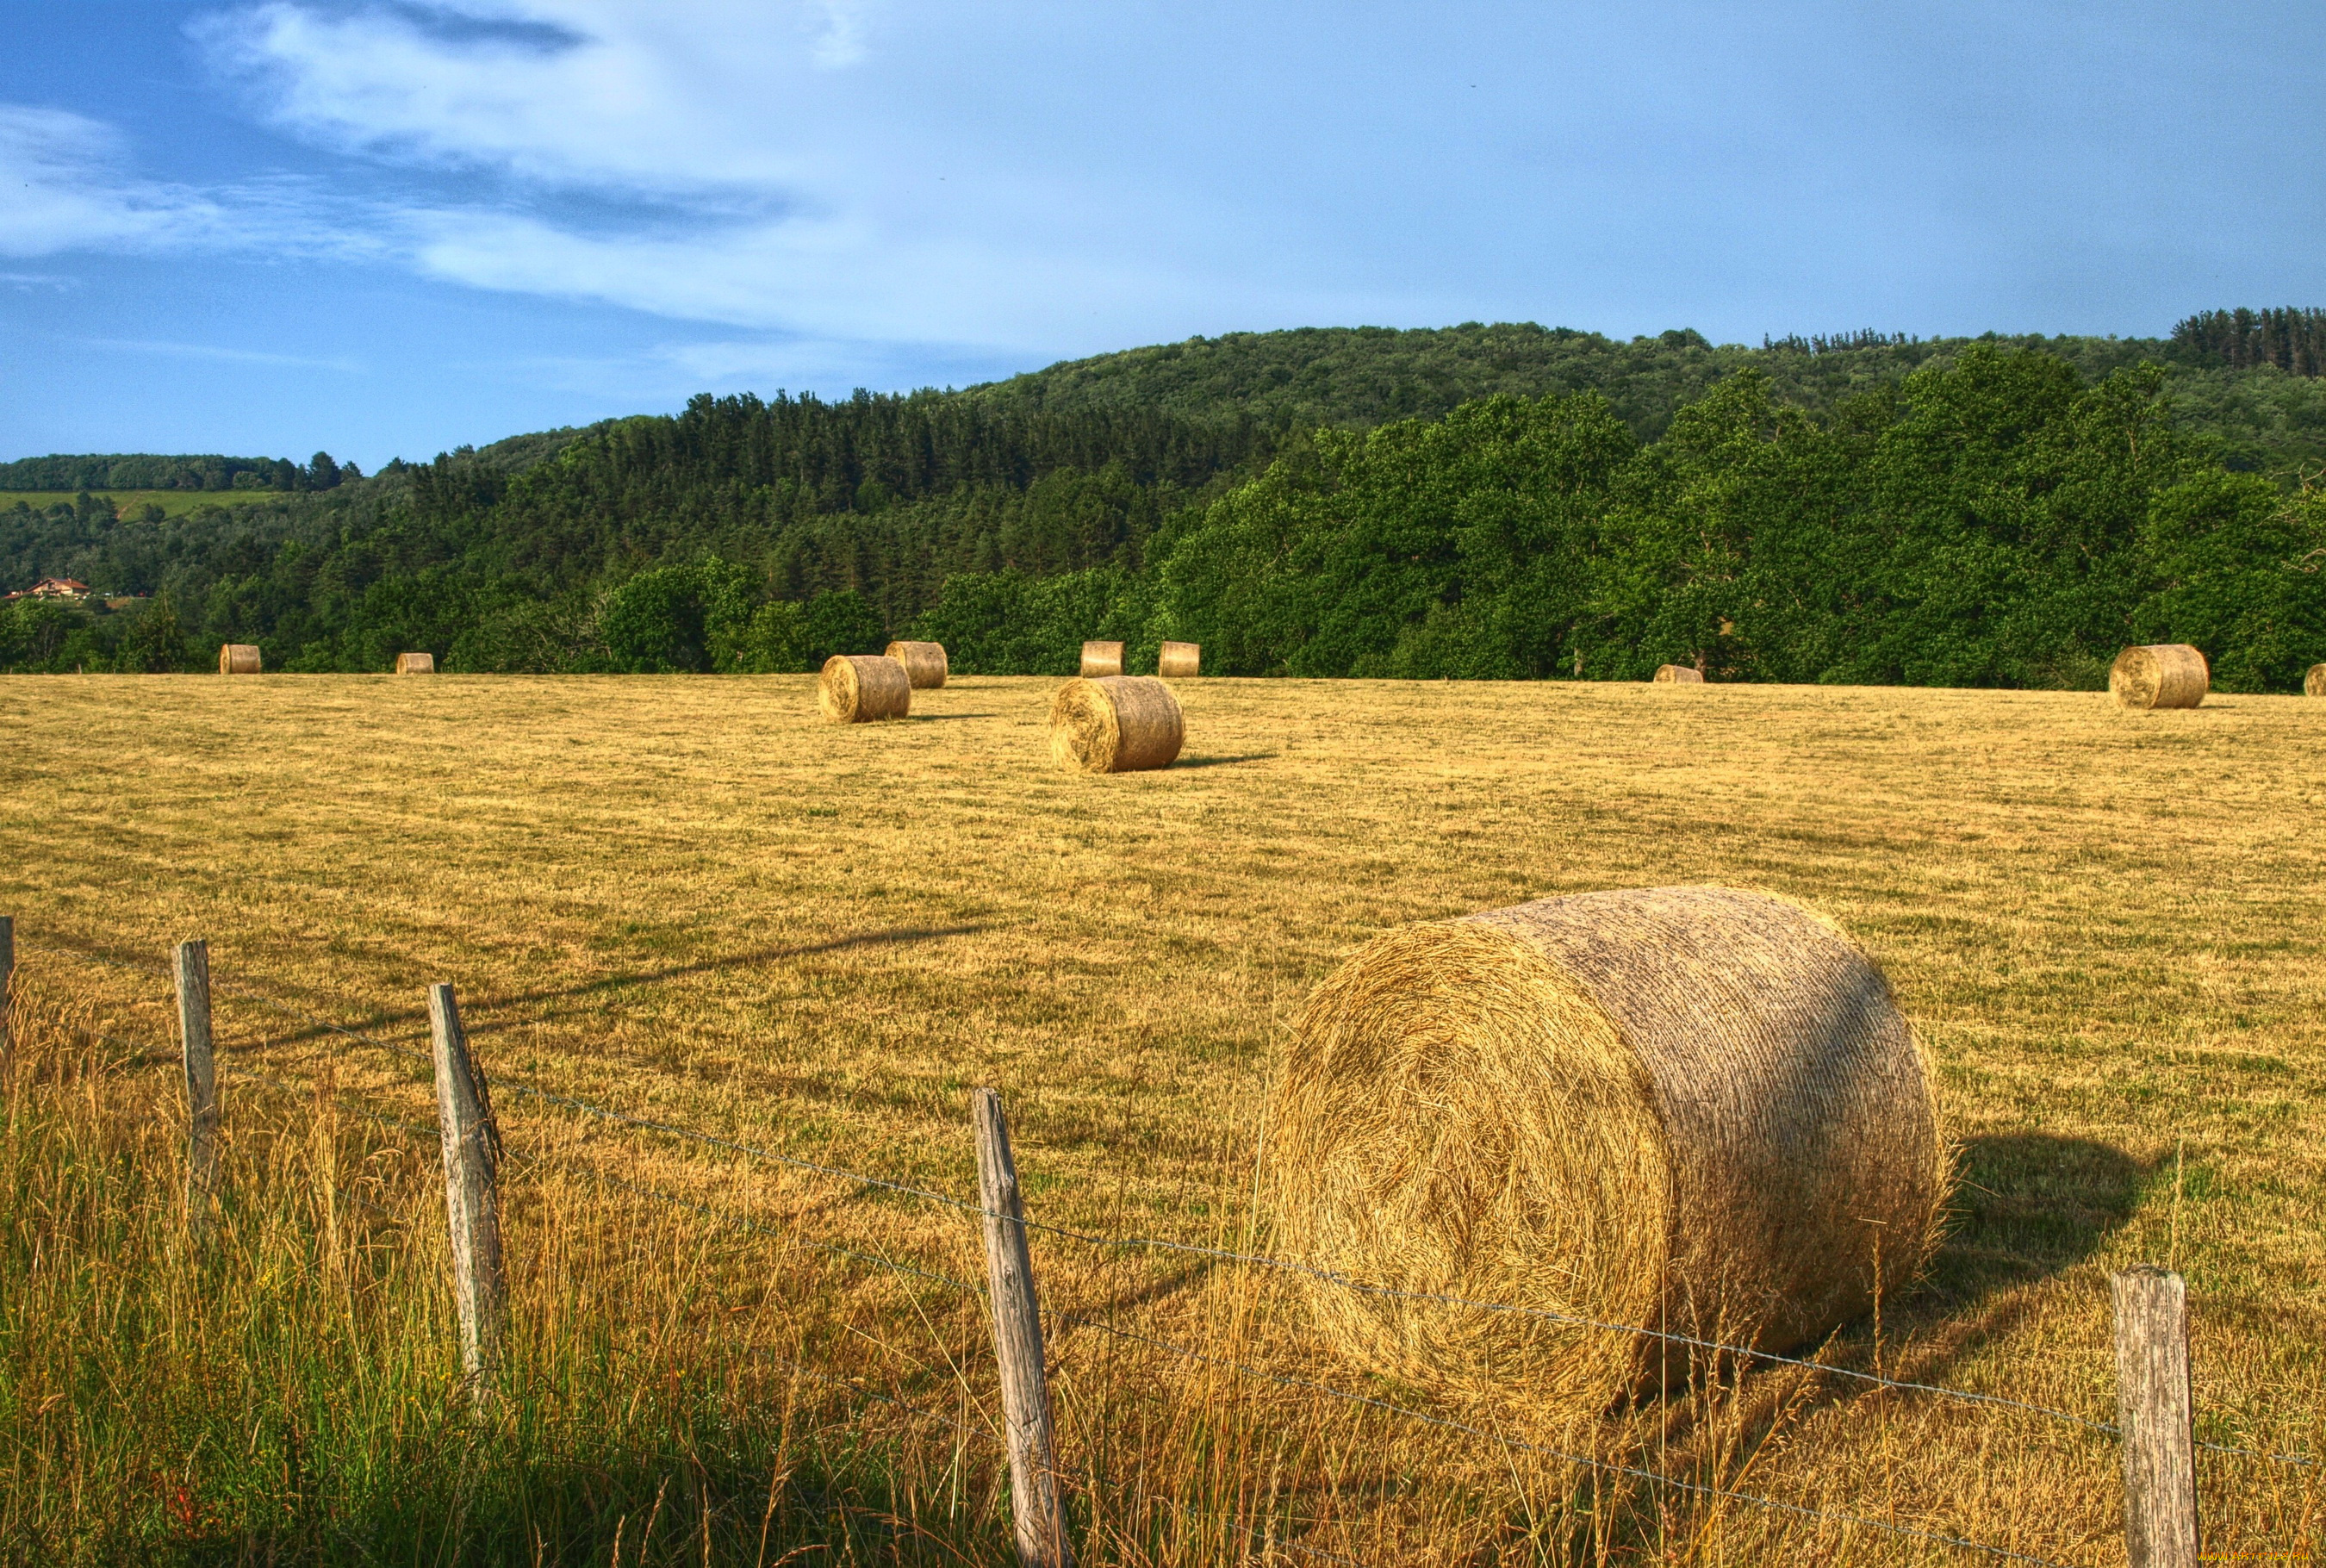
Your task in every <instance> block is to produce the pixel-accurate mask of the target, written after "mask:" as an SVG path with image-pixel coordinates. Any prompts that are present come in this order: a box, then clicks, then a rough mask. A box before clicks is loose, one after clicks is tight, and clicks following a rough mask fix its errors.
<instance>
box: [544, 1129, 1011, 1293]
mask: <svg viewBox="0 0 2326 1568" xmlns="http://www.w3.org/2000/svg"><path fill="white" fill-rule="evenodd" d="M567 1168H568V1169H570V1170H578V1171H581V1173H582V1174H583V1175H585V1176H587V1177H588V1178H589V1179H590V1180H591V1181H596V1182H598V1183H600V1185H603V1186H607V1187H612V1188H617V1189H619V1190H621V1191H624V1192H628V1193H629V1194H630V1195H631V1196H632V1197H635V1198H644V1199H649V1200H651V1201H653V1202H656V1203H661V1204H666V1205H668V1206H669V1207H670V1208H673V1209H685V1210H687V1211H688V1212H690V1213H693V1214H694V1215H696V1216H698V1217H700V1218H703V1219H706V1220H709V1221H711V1222H712V1223H713V1224H716V1225H722V1226H726V1227H730V1229H734V1230H740V1231H742V1232H745V1233H746V1234H749V1235H752V1236H760V1237H768V1238H770V1239H772V1240H776V1241H781V1242H784V1243H786V1244H787V1245H789V1246H804V1247H806V1248H808V1249H809V1250H810V1251H812V1252H822V1253H829V1254H831V1255H833V1256H834V1257H844V1258H847V1259H849V1260H850V1261H851V1262H854V1263H865V1264H871V1265H875V1266H876V1267H879V1268H884V1269H890V1270H893V1271H894V1272H896V1273H898V1274H911V1275H912V1276H914V1277H915V1278H916V1279H925V1280H928V1281H930V1282H932V1283H936V1284H941V1285H949V1286H951V1287H952V1288H953V1289H954V1290H956V1291H961V1292H963V1293H966V1294H969V1295H972V1296H982V1295H983V1294H984V1293H985V1287H984V1286H983V1285H978V1284H972V1283H969V1282H968V1281H967V1280H961V1279H955V1278H954V1276H953V1275H951V1274H944V1273H941V1272H939V1271H937V1270H934V1269H926V1268H920V1267H917V1266H916V1265H912V1264H908V1263H898V1261H897V1260H896V1259H895V1258H892V1257H884V1256H882V1255H880V1254H879V1253H876V1252H859V1251H857V1250H856V1249H855V1248H853V1247H848V1246H841V1245H839V1244H838V1243H837V1242H827V1241H808V1240H805V1239H804V1238H802V1237H796V1236H792V1235H789V1234H787V1233H786V1232H784V1231H781V1230H778V1229H777V1228H776V1227H773V1226H770V1225H763V1224H761V1223H760V1222H759V1221H758V1220H756V1219H753V1218H750V1217H749V1215H742V1214H722V1213H721V1212H720V1211H719V1210H718V1209H714V1208H712V1206H711V1205H710V1204H707V1203H699V1202H697V1201H695V1200H694V1199H691V1198H681V1197H679V1196H678V1195H677V1194H675V1193H671V1192H661V1191H657V1190H655V1189H654V1188H651V1187H646V1186H641V1185H640V1184H638V1183H637V1182H635V1181H624V1180H623V1179H622V1178H620V1177H619V1176H609V1175H608V1174H606V1172H604V1171H600V1170H597V1169H595V1168H594V1167H592V1166H589V1165H586V1164H584V1163H582V1162H580V1161H578V1160H576V1161H569V1162H567Z"/></svg>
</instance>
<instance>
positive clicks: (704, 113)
mask: <svg viewBox="0 0 2326 1568" xmlns="http://www.w3.org/2000/svg"><path fill="white" fill-rule="evenodd" d="M903 3H904V0H656V3H655V4H652V5H641V4H638V3H637V0H433V4H429V3H423V0H406V3H398V4H363V3H360V0H359V3H356V4H340V3H337V0H331V3H328V4H327V3H325V0H258V3H256V4H246V5H236V6H233V7H231V8H228V9H222V10H218V11H213V12H209V13H207V14H203V15H201V16H200V17H198V18H197V19H196V20H195V22H194V23H192V24H191V28H190V32H191V35H192V37H193V38H194V40H195V41H196V42H197V43H198V45H199V47H200V51H201V52H202V54H203V56H204V57H205V58H206V59H207V60H208V61H209V62H210V63H211V65H212V66H213V67H214V69H215V70H217V71H218V72H219V75H220V77H221V79H225V80H228V81H229V82H231V83H233V84H235V85H236V86H237V89H238V90H239V91H241V92H242V93H244V94H245V95H246V98H247V104H248V105H249V107H250V110H251V112H252V113H253V114H254V115H255V116H256V117H258V118H260V119H262V120H263V121H265V123H267V124H269V125H271V126H274V127H275V128H276V129H278V130H280V131H282V132H283V133H284V134H286V135H290V136H292V137H293V138H295V139H297V140H299V141H302V142H304V143H306V144H308V145H312V146H315V147H320V148H322V149H326V150H328V151H330V152H332V153H336V154H341V155H343V156H345V157H346V158H348V159H349V160H351V166H350V167H349V168H348V170H347V171H346V174H345V176H344V177H336V176H334V177H330V178H329V180H328V182H326V181H325V177H322V176H314V177H310V178H308V179H307V180H304V181H301V182H293V181H277V182H274V183H271V184H246V185H241V186H236V187H230V188H229V187H218V188H211V189H203V190H195V189H191V188H188V187H184V186H178V185H167V184H163V183H160V182H151V181H143V180H140V179H139V178H138V177H136V175H135V173H134V172H133V171H132V169H131V166H130V163H129V159H128V156H127V153H126V148H125V147H124V146H123V145H122V144H121V142H120V140H119V138H118V137H117V136H116V135H113V134H112V133H111V132H110V131H108V130H107V128H106V127H105V126H101V125H99V124H98V123H97V122H95V121H93V120H88V119H85V118H81V117H75V116H70V115H60V114H55V113H53V112H52V111H45V110H34V109H14V110H6V111H5V114H6V115H7V116H8V117H7V118H5V119H0V173H10V172H14V171H21V173H20V176H19V178H18V180H17V181H16V183H17V184H19V185H20V186H21V187H22V188H23V191H26V192H28V196H27V197H26V198H24V199H23V201H22V204H23V205H24V206H25V207H26V209H27V210H26V212H25V213H24V215H23V219H22V220H20V221H17V222H14V223H12V224H7V225H0V250H6V249H8V248H9V247H12V246H13V247H14V251H15V253H16V254H20V255H43V254H51V253H54V252H57V251H60V250H69V249H86V248H107V247H109V248H116V249H117V248H141V249H160V248H168V247H228V248H237V249H241V250H245V251H250V252H257V253H274V254H281V253H292V254H301V255H330V256H336V257H345V258H352V259H360V260H367V261H371V262H377V263H385V264H388V265H392V266H399V267H403V268H405V269H408V270H410V271H412V272H414V273H416V274H418V275H421V276H423V277H427V278H432V279H437V280H441V281H444V282H450V283H454V284H459V285H464V286H467V287H470V288H476V289H484V290H494V291H500V292H506V293H512V294H531V295H536V296H544V297H552V298H559V299H566V300H575V301H584V302H591V303H605V304H611V305H615V306H619V307H623V308H626V309H630V310H635V311H639V312H644V313H652V314H656V315H660V316H665V317H667V318H671V319H674V320H679V321H687V322H707V323H716V324H720V325H723V326H729V327H734V328H740V329H744V330H746V331H750V332H755V333H765V334H771V335H773V337H774V338H777V339H781V340H784V341H802V342H805V341H817V342H825V343H832V344H841V343H851V344H856V345H860V346H865V345H879V344H884V343H885V344H905V343H910V344H914V345H916V347H918V348H920V349H923V350H926V353H925V354H923V355H922V358H923V359H926V360H929V361H931V362H942V363H954V362H963V363H966V362H970V361H972V360H976V361H979V362H991V357H992V356H993V355H995V354H999V353H1009V354H1013V355H1016V356H1019V357H1020V358H1022V357H1023V356H1024V355H1026V354H1027V353H1029V352H1034V351H1040V350H1055V349H1057V348H1059V347H1061V346H1068V347H1071V346H1073V345H1075V344H1098V343H1103V342H1106V341H1117V340H1121V339H1122V338H1126V337H1136V336H1147V335H1152V334H1156V333H1157V331H1158V328H1160V329H1162V330H1164V331H1170V330H1171V329H1177V330H1178V331H1191V330H1196V328H1197V327H1198V326H1202V325H1209V324H1212V323H1214V322H1216V321H1217V320H1218V319H1219V317H1220V315H1221V314H1222V313H1223V312H1226V311H1233V312H1241V313H1245V314H1247V315H1248V316H1251V317H1259V318H1263V319H1265V318H1277V317H1282V316H1286V315H1307V314H1315V313H1326V314H1362V315H1370V314H1373V313H1375V312H1374V311H1372V309H1371V308H1369V307H1371V306H1372V305H1373V304H1375V303H1378V302H1375V301H1370V300H1363V299H1360V298H1356V297H1354V296H1352V297H1343V298H1331V297H1328V296H1326V295H1322V294H1318V293H1317V292H1314V291H1306V292H1303V291H1296V290H1292V289H1289V288H1286V287H1283V286H1281V285H1276V284H1272V283H1270V282H1268V281H1265V280H1266V278H1267V276H1268V273H1267V271H1265V270H1263V271H1261V272H1260V273H1254V272H1253V271H1252V269H1250V268H1248V267H1242V266H1238V265H1237V264H1236V263H1235V262H1234V261H1233V259H1230V258H1225V257H1220V256H1217V255H1215V254H1213V253H1212V252H1211V251H1210V250H1209V249H1208V248H1207V247H1205V246H1203V245H1202V244H1201V242H1200V241H1199V240H1198V239H1197V238H1196V237H1197V236H1200V235H1202V234H1203V233H1205V231H1206V229H1207V227H1209V225H1208V224H1207V221H1206V215H1205V212H1204V211H1203V210H1201V205H1200V201H1197V203H1196V205H1195V206H1190V205H1189V200H1190V199H1188V198H1186V195H1185V193H1184V192H1183V193H1182V194H1181V196H1179V197H1177V198H1175V197H1173V196H1171V195H1169V194H1168V193H1167V192H1164V191H1158V190H1157V189H1154V188H1136V187H1133V186H1130V185H1129V184H1126V183H1125V182H1122V181H1121V180H1115V179H1109V178H1108V177H1106V176H1105V175H1104V174H1103V173H1096V172H1093V171H1091V170H1087V169H1084V167H1082V166H1081V164H1080V163H1079V162H1078V161H1077V160H1075V159H1072V158H1065V159H1062V158H1060V157H1058V156H1057V151H1056V146H1055V145H1052V144H1050V143H1048V142H1047V141H1044V142H1043V143H1041V144H1040V145H1037V146H1033V147H1031V148H1030V149H1029V148H1028V147H1019V148H1017V149H1016V150H1014V151H1013V150H1011V149H1009V147H1007V146H1003V145H988V144H984V143H974V142H972V143H964V142H963V130H964V125H965V123H966V122H965V120H964V116H968V117H971V118H972V119H973V118H974V117H975V110H974V105H973V100H974V99H975V95H977V94H979V93H982V92H985V91H987V90H988V89H987V88H986V87H985V86H984V84H983V80H982V78H978V77H975V76H974V75H972V74H960V73H956V75H957V77H958V80H957V82H956V87H957V88H958V90H960V91H962V92H965V93H968V94H970V95H971V97H970V98H966V99H963V100H962V101H961V102H958V103H955V104H954V105H952V106H951V107H932V106H930V105H929V104H928V103H927V102H926V101H924V100H925V99H926V97H927V94H926V91H924V90H921V89H919V88H918V87H916V84H919V83H926V80H927V79H928V77H927V72H928V70H929V69H930V68H929V62H928V61H926V60H923V61H920V62H919V63H918V64H917V65H916V66H915V67H914V68H913V69H912V70H902V68H900V67H899V66H898V63H897V62H896V61H893V60H890V59H889V58H887V55H886V51H887V50H888V46H889V42H891V31H890V29H889V27H888V26H887V24H886V21H887V19H886V15H885V13H884V12H883V11H882V10H881V9H879V8H880V7H884V6H886V5H890V4H898V5H901V4H903ZM932 15H933V14H923V15H920V16H918V17H916V32H915V33H914V37H915V41H916V43H917V44H918V45H919V46H920V47H921V48H922V49H923V51H924V53H928V52H931V51H935V52H940V53H941V52H942V49H941V46H938V45H934V44H931V43H930V42H929V41H928V40H927V38H926V37H925V36H920V35H921V34H925V33H926V32H927V30H928V28H929V27H930V25H931V24H932ZM900 72H901V74H900ZM916 72H917V73H918V74H917V75H916ZM949 79H950V78H949ZM965 106H967V107H965ZM980 134H983V132H982V131H981V133H980ZM1004 140H1005V141H1006V140H1007V138H1006V137H1005V138H1004ZM383 169H388V170H392V171H394V173H391V174H390V175H389V176H388V177H387V178H386V179H383V178H381V177H380V171H382V170H383ZM6 200H8V199H6V198H0V205H5V201H6ZM1166 236H1168V237H1175V243H1171V244H1164V243H1158V240H1159V239H1161V238H1162V237H1166ZM1256 278H1258V279H1260V280H1261V281H1255V279H1256ZM863 357H864V356H863V355H862V354H861V352H860V353H859V355H858V358H859V359H862V358H863Z"/></svg>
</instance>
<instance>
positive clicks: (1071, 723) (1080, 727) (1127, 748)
mask: <svg viewBox="0 0 2326 1568" xmlns="http://www.w3.org/2000/svg"><path fill="white" fill-rule="evenodd" d="M1185 741H1186V721H1185V720H1184V719H1183V718H1182V717H1181V716H1180V713H1179V699H1178V698H1177V697H1175V696H1173V695H1171V688H1170V687H1169V686H1166V685H1164V684H1163V682H1162V681H1161V680H1160V679H1158V678H1157V677H1154V676H1143V675H1116V676H1105V677H1101V678H1099V679H1097V680H1070V681H1068V682H1067V683H1066V684H1065V686H1060V687H1059V688H1058V695H1056V697H1055V698H1054V699H1052V701H1051V703H1050V755H1051V757H1052V758H1053V759H1054V760H1056V762H1057V764H1058V766H1060V767H1062V768H1069V769H1072V770H1075V771H1077V772H1083V773H1135V772H1142V771H1145V770H1149V769H1153V768H1168V767H1169V766H1170V765H1171V763H1172V761H1173V759H1175V758H1177V756H1178V755H1179V748H1180V746H1181V745H1182V744H1183V743H1184V742H1185Z"/></svg>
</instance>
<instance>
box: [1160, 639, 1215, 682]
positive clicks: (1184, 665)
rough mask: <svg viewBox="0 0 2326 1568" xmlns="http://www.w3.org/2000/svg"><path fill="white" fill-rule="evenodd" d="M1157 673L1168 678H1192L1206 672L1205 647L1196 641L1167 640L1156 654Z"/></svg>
mask: <svg viewBox="0 0 2326 1568" xmlns="http://www.w3.org/2000/svg"><path fill="white" fill-rule="evenodd" d="M1155 673H1156V674H1157V675H1158V676H1161V677H1164V678H1165V679H1167V680H1192V679H1194V678H1195V677H1197V676H1199V675H1201V674H1203V673H1204V649H1203V645H1202V644H1201V643H1196V642H1167V643H1165V644H1164V645H1163V646H1162V647H1161V648H1160V649H1157V650H1156V654H1155Z"/></svg>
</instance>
